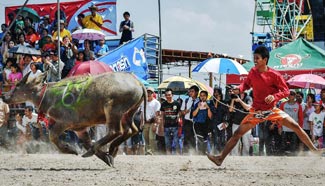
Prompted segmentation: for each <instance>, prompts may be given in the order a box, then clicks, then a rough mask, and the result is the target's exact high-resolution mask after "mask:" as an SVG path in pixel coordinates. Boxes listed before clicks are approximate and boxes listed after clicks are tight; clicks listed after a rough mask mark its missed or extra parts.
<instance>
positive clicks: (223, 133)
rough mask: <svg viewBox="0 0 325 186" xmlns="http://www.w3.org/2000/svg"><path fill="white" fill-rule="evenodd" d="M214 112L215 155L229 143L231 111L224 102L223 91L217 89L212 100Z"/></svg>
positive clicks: (213, 135) (213, 140)
mask: <svg viewBox="0 0 325 186" xmlns="http://www.w3.org/2000/svg"><path fill="white" fill-rule="evenodd" d="M211 102H212V105H213V107H211V111H212V121H211V128H212V143H213V151H214V153H220V152H221V151H222V149H223V147H224V146H225V144H226V142H227V136H228V135H227V133H228V130H227V129H228V127H230V126H229V124H228V121H229V111H228V108H227V107H226V106H225V102H224V101H223V94H222V89H221V88H218V87H215V88H214V89H213V97H212V99H211Z"/></svg>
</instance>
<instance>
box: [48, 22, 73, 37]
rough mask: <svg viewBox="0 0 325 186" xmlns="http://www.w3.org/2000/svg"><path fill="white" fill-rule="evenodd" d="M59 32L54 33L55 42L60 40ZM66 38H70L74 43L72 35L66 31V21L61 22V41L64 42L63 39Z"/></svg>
mask: <svg viewBox="0 0 325 186" xmlns="http://www.w3.org/2000/svg"><path fill="white" fill-rule="evenodd" d="M57 32H58V31H55V32H54V33H53V37H52V39H53V40H58V33H57ZM65 36H68V37H69V39H70V41H72V37H71V33H70V31H69V30H67V29H65V22H64V20H60V41H62V38H64V37H65Z"/></svg>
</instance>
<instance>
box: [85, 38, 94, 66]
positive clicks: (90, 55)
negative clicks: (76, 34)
mask: <svg viewBox="0 0 325 186" xmlns="http://www.w3.org/2000/svg"><path fill="white" fill-rule="evenodd" d="M83 52H84V54H85V57H84V59H85V61H89V60H94V59H95V53H94V51H92V50H91V49H90V41H89V40H88V39H86V40H85V41H84V50H83Z"/></svg>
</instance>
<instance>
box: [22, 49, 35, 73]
mask: <svg viewBox="0 0 325 186" xmlns="http://www.w3.org/2000/svg"><path fill="white" fill-rule="evenodd" d="M31 63H32V56H31V55H29V54H25V56H24V61H23V64H21V69H22V71H23V76H25V75H26V74H27V73H28V72H30V71H31V69H30V64H31Z"/></svg>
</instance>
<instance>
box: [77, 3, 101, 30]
mask: <svg viewBox="0 0 325 186" xmlns="http://www.w3.org/2000/svg"><path fill="white" fill-rule="evenodd" d="M88 8H89V10H90V12H91V14H90V15H87V16H86V17H85V18H83V19H82V26H84V27H85V28H89V29H94V30H102V28H101V27H102V25H103V18H102V16H101V15H99V14H98V13H97V11H98V8H97V6H96V5H94V4H92V5H91V6H90V7H88Z"/></svg>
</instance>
